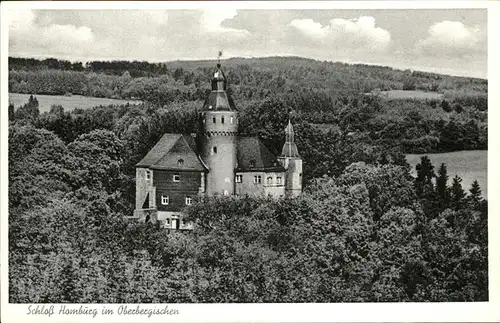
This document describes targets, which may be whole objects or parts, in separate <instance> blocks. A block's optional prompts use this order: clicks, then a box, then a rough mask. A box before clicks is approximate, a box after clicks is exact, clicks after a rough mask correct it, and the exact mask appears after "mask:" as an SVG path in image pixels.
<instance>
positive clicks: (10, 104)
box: [8, 103, 15, 120]
mask: <svg viewBox="0 0 500 323" xmlns="http://www.w3.org/2000/svg"><path fill="white" fill-rule="evenodd" d="M8 116H9V120H14V118H15V112H14V105H13V104H12V103H9V114H8Z"/></svg>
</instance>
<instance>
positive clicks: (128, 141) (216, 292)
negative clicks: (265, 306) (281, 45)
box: [9, 58, 488, 303]
mask: <svg viewBox="0 0 500 323" xmlns="http://www.w3.org/2000/svg"><path fill="white" fill-rule="evenodd" d="M274 60H277V61H280V62H281V63H280V64H277V65H276V66H275V67H272V62H273V61H274ZM11 62H14V63H10V66H9V69H10V77H9V82H10V86H11V87H10V91H11V92H17V91H18V90H15V87H13V84H16V85H14V86H18V85H19V84H20V83H21V82H23V81H24V82H25V83H24V86H26V92H24V93H34V94H36V93H50V92H47V91H45V90H40V89H41V87H46V89H49V88H50V86H53V87H54V88H55V87H59V88H58V90H61V91H62V93H66V92H71V93H74V92H72V91H68V88H70V86H75V88H76V87H78V86H80V85H81V84H84V85H85V86H83V85H82V86H83V87H82V89H83V90H85V91H95V90H97V89H101V90H107V89H111V95H113V93H112V92H114V91H115V89H114V87H113V88H111V86H109V87H108V83H105V82H104V81H103V80H109V81H110V83H109V84H113V83H112V82H114V81H116V80H119V79H125V78H126V79H128V81H127V83H126V86H130V87H131V88H132V87H133V85H131V83H132V82H137V83H134V84H139V83H141V82H144V83H141V84H146V83H147V84H148V86H149V87H150V88H149V90H150V94H151V97H150V98H152V99H151V100H144V99H145V98H148V96H146V95H145V94H142V95H144V96H141V95H137V97H139V98H141V99H143V100H144V102H142V103H141V104H137V105H122V106H107V107H104V106H101V107H95V108H93V109H87V110H81V109H76V110H73V111H71V112H69V111H65V110H64V107H62V106H57V105H54V106H53V107H52V108H51V110H50V112H47V113H43V114H40V112H39V109H38V101H37V99H36V95H35V96H32V97H31V98H30V100H29V102H27V103H26V104H25V105H23V106H21V107H13V106H10V107H9V119H10V121H9V268H10V271H9V296H10V301H11V302H20V303H26V302H50V303H66V302H69V303H80V302H83V303H85V302H92V303H95V302H97V303H105V302H111V303H115V302H126V303H134V302H137V303H139V302H141V303H148V302H167V303H174V302H184V303H186V302H188V303H189V302H367V301H372V302H386V301H417V302H419V301H484V300H487V299H488V248H487V246H488V236H487V232H488V230H487V224H488V222H487V217H488V214H487V201H486V200H485V199H483V198H482V196H481V188H480V187H479V185H478V184H477V182H475V183H474V184H473V185H472V187H462V184H461V179H460V178H459V177H455V178H453V181H452V184H451V185H449V184H448V175H447V168H446V165H444V164H443V165H432V164H431V162H430V160H429V159H428V158H426V157H423V158H422V159H421V162H420V164H419V165H417V169H416V171H417V176H416V177H415V178H413V177H412V176H411V175H410V168H409V165H408V164H407V163H406V160H405V155H404V153H405V152H406V151H419V150H420V151H422V152H429V151H442V150H457V149H478V148H479V147H483V149H485V148H486V143H487V131H486V130H487V128H486V122H487V119H486V113H487V109H486V106H483V105H484V104H487V101H486V102H483V101H482V100H483V99H484V98H485V96H484V95H485V94H486V93H487V91H486V87H487V83H486V81H484V80H475V79H466V78H454V77H446V76H433V75H432V74H426V73H423V74H420V73H419V72H418V73H417V72H413V73H411V75H409V74H407V73H406V72H403V71H391V70H390V69H388V68H382V67H380V68H379V67H367V66H354V67H352V66H348V65H343V64H337V63H326V62H316V61H310V60H305V59H299V58H291V59H290V60H284V61H281V59H278V58H276V59H274V58H273V59H268V60H266V59H255V60H253V61H252V62H255V64H254V63H252V64H249V63H248V64H247V63H245V64H246V65H245V64H243V65H242V64H241V62H240V61H238V60H228V62H227V71H226V70H225V71H226V75H227V76H228V78H229V79H230V81H231V82H232V83H231V84H230V86H231V89H232V91H233V95H234V96H235V97H237V98H238V99H236V103H237V105H238V107H239V108H240V120H241V122H240V124H239V126H240V129H239V131H240V133H241V134H242V135H257V136H259V137H260V138H262V140H263V141H264V143H265V144H266V146H268V147H269V148H270V149H271V150H276V151H278V150H279V149H280V148H281V146H282V144H283V141H284V136H283V129H284V127H285V125H286V123H287V119H288V116H289V112H290V110H292V118H293V122H294V124H295V130H296V142H297V145H298V149H299V151H300V153H301V156H302V158H303V160H304V193H303V194H302V195H301V196H300V197H298V198H295V199H288V198H281V199H270V198H265V197H262V198H252V197H248V196H240V197H228V198H203V199H199V200H198V201H197V202H196V203H194V205H193V206H191V207H188V208H187V209H186V213H187V216H188V219H189V220H190V221H192V222H193V223H194V224H195V229H194V230H193V231H192V232H189V233H178V232H173V233H168V234H167V232H166V231H165V230H164V229H160V228H158V227H156V226H155V225H152V224H137V223H131V222H127V221H126V220H124V216H125V215H130V214H132V210H133V207H134V205H133V202H134V195H135V182H134V180H135V168H134V166H135V164H136V163H137V162H138V161H139V160H140V159H141V158H142V157H143V156H144V155H145V154H146V153H147V151H149V149H151V148H152V146H153V145H154V144H155V143H156V142H157V140H158V139H159V138H160V137H161V135H162V134H163V133H165V132H175V133H192V132H194V130H195V129H196V128H195V127H196V124H197V109H198V108H199V107H200V105H201V102H200V100H201V99H202V98H203V96H204V93H206V90H207V89H208V82H207V78H208V77H209V75H210V73H211V72H212V68H211V67H202V66H203V64H204V63H203V62H198V63H197V64H199V65H201V66H199V65H196V64H194V63H193V64H192V65H190V64H189V63H187V64H186V67H183V68H182V74H183V75H184V77H185V75H187V74H190V73H193V75H194V76H195V77H194V79H193V80H192V81H191V82H185V79H184V78H181V77H179V75H180V72H177V76H178V78H177V80H175V77H174V74H175V71H176V70H178V69H180V68H181V67H176V66H178V63H177V62H173V63H172V64H171V65H169V64H167V65H166V66H165V65H155V64H152V65H144V66H145V67H141V66H143V65H141V64H140V63H138V62H132V63H128V62H110V63H108V64H106V63H105V62H100V63H99V62H91V63H88V64H85V65H83V64H76V63H70V64H69V65H68V64H66V63H65V62H64V61H61V62H60V63H57V62H58V61H47V60H46V61H36V60H19V59H17V60H16V59H13V60H11ZM56 63H57V64H56ZM74 64H76V65H74ZM176 64H177V65H176ZM210 64H213V62H210ZM210 64H208V63H207V66H210ZM225 65H226V63H225ZM322 68H323V73H321V72H320V71H321V69H322ZM124 69H127V70H125V71H123V70H124ZM204 69H206V70H204ZM343 69H344V70H349V69H351V73H350V74H352V75H351V77H352V79H351V81H352V82H362V81H360V80H363V81H364V80H365V79H366V78H367V77H368V76H367V75H369V77H371V78H372V79H373V80H375V81H374V82H375V83H376V84H377V86H378V85H379V84H382V83H377V82H383V81H384V82H387V86H388V88H389V89H392V87H391V86H394V89H398V86H401V89H402V88H403V86H404V83H405V82H404V77H414V79H415V80H416V81H415V83H413V81H411V82H410V83H411V84H414V85H415V86H416V88H419V87H420V86H423V84H428V83H425V82H430V80H434V82H436V84H438V85H437V86H438V90H440V91H450V93H455V94H457V96H456V97H455V98H453V99H451V97H447V99H444V100H442V101H425V100H404V99H401V100H390V101H388V100H385V99H384V98H383V97H380V96H377V95H366V94H365V93H366V90H367V89H363V91H358V90H352V89H351V88H350V86H351V85H352V84H354V83H352V84H351V83H349V82H351V81H348V79H346V76H345V75H346V74H345V73H344V72H345V71H344V72H343V71H342V70H343ZM129 70H130V71H129ZM134 70H137V71H136V72H131V71H134ZM127 71H128V72H129V73H127ZM204 71H206V74H204V75H203V76H201V75H202V74H203V72H204ZM266 71H268V72H266ZM370 71H372V72H370ZM141 73H143V74H141ZM148 73H149V74H148ZM238 73H240V74H238ZM266 73H269V74H266ZM384 73H386V74H384ZM398 73H399V74H401V79H397V77H396V76H397V75H398ZM132 74H134V75H132ZM331 74H333V76H332V75H331ZM348 74H349V73H348ZM358 74H359V75H358ZM197 75H200V79H199V81H200V85H199V87H196V85H195V84H194V83H195V81H194V80H196V76H197ZM207 75H208V76H207ZM237 75H239V76H237ZM266 75H267V76H266ZM279 75H281V81H279V82H277V81H276V80H277V79H278V78H279ZM384 75H385V76H384ZM37 77H38V79H37ZM59 77H60V78H59ZM72 78H73V79H72ZM233 78H234V79H233ZM438 78H440V79H438ZM35 79H36V80H38V81H33V80H35ZM90 79H92V80H93V81H95V82H97V83H85V82H87V81H89V80H90ZM272 79H274V80H275V81H272ZM42 80H43V81H42ZM71 80H73V81H74V82H73V83H71V82H72V81H71ZM82 80H85V82H83V83H80V81H82ZM162 80H163V81H165V83H161V82H162ZM425 80H427V81H425ZM340 81H342V82H344V83H343V84H344V85H341V83H339V84H337V85H334V83H335V82H340ZM67 82H69V83H67ZM99 82H103V83H99ZM157 82H160V83H157ZM273 82H275V83H276V82H277V83H276V84H275V85H276V86H275V87H272V86H270V84H274V83H273ZM184 83H186V84H184ZM264 83H265V84H264ZM281 83H283V84H281ZM51 84H52V85H51ZM68 84H72V85H68ZM89 84H90V85H89ZM97 84H100V85H97ZM124 84H125V83H124ZM279 84H281V85H279ZM36 86H38V87H40V88H38V90H39V91H35V90H34V89H35V87H36ZM156 86H160V87H162V86H163V89H167V88H171V89H172V93H173V94H172V96H171V97H166V96H161V97H160V95H157V96H155V95H154V93H157V94H158V93H163V92H162V91H161V90H160V89H158V88H157V87H156ZM253 87H255V88H254V89H253V90H252V91H251V92H252V95H251V96H249V94H250V92H249V89H251V88H253ZM439 87H440V88H439ZM137 88H138V89H140V86H138V87H137ZM380 88H381V89H387V88H384V87H383V86H381V87H380ZM186 89H196V90H199V91H200V92H199V93H203V95H200V98H194V97H190V96H189V95H191V94H189V95H184V94H182V95H179V93H196V91H194V92H189V91H191V90H188V91H185V90H186ZM122 90H123V88H120V90H118V89H117V90H116V91H117V92H116V93H120V95H123V93H125V92H122ZM140 91H142V90H138V92H137V93H141V92H140ZM176 91H178V92H176ZM261 91H264V92H263V94H262V95H260V93H261ZM19 92H22V91H19ZM167 92H168V91H167ZM175 93H177V94H175ZM443 93H445V94H446V92H443ZM458 93H461V95H463V96H459V95H458ZM54 94H55V93H54ZM82 94H89V93H87V92H82ZM108 94H110V93H105V95H108ZM161 95H163V94H161ZM446 95H449V93H448V94H446ZM459 98H460V99H459ZM480 102H482V103H480ZM482 104H483V105H482Z"/></svg>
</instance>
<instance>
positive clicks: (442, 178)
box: [436, 163, 450, 210]
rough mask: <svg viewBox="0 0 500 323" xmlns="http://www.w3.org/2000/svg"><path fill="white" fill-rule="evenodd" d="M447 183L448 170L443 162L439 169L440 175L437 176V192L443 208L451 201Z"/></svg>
mask: <svg viewBox="0 0 500 323" xmlns="http://www.w3.org/2000/svg"><path fill="white" fill-rule="evenodd" d="M447 183H448V171H447V169H446V165H445V164H444V163H442V164H441V166H440V167H439V170H438V176H437V177H436V194H437V196H438V199H439V204H440V207H441V210H444V209H446V208H447V207H448V205H449V201H450V196H449V191H448V186H447Z"/></svg>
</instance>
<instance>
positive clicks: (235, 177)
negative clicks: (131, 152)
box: [133, 64, 302, 230]
mask: <svg viewBox="0 0 500 323" xmlns="http://www.w3.org/2000/svg"><path fill="white" fill-rule="evenodd" d="M211 83H212V91H211V92H210V94H209V95H208V97H207V98H206V100H205V102H204V104H203V108H202V109H201V111H200V113H199V127H200V129H198V130H199V131H198V135H196V136H194V135H184V134H172V133H166V134H164V135H163V137H162V138H161V139H160V140H159V141H158V143H156V145H155V146H154V147H153V148H152V149H151V150H150V151H149V152H148V153H147V154H146V156H145V157H144V158H143V159H142V160H141V161H140V162H139V163H138V164H137V165H136V201H135V205H136V206H135V208H136V209H135V211H134V216H133V218H135V219H138V220H139V221H141V222H153V223H159V225H160V226H162V227H164V228H166V229H174V230H175V229H191V228H192V224H190V223H187V222H186V221H183V218H182V210H183V209H184V208H185V207H186V206H187V205H191V204H192V203H193V202H194V201H195V200H196V199H197V198H199V197H200V196H224V195H246V194H248V195H253V196H267V195H271V196H275V197H278V196H283V195H287V196H297V195H299V194H300V193H301V191H302V159H301V158H300V155H299V153H298V150H297V146H296V144H295V142H294V130H293V126H292V124H291V122H290V121H289V122H288V126H287V127H286V128H285V144H284V146H283V150H282V152H281V155H280V156H278V157H277V156H275V155H274V154H272V153H271V152H270V151H269V150H268V149H267V148H266V147H265V146H264V144H263V143H262V142H261V141H260V140H259V138H257V137H239V136H238V122H239V120H238V110H237V109H236V106H235V104H234V102H233V100H232V98H231V96H230V95H229V94H228V93H227V92H226V89H227V80H226V76H225V75H224V73H223V72H222V70H221V65H220V64H217V69H216V70H215V72H214V74H213V78H212V81H211Z"/></svg>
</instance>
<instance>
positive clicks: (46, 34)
mask: <svg viewBox="0 0 500 323" xmlns="http://www.w3.org/2000/svg"><path fill="white" fill-rule="evenodd" d="M9 34H10V41H9V46H10V48H9V50H10V51H11V52H19V53H25V52H32V51H33V50H34V49H38V50H39V51H41V50H45V51H50V52H52V53H58V54H71V53H72V54H85V53H87V51H88V46H90V45H91V44H92V43H93V41H94V35H93V33H92V30H91V29H90V28H88V27H85V26H80V27H76V26H74V25H70V24H64V25H58V24H51V25H48V26H37V25H36V24H35V13H34V12H33V11H32V10H12V11H9ZM36 54H38V55H40V54H42V53H41V52H39V53H36Z"/></svg>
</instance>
